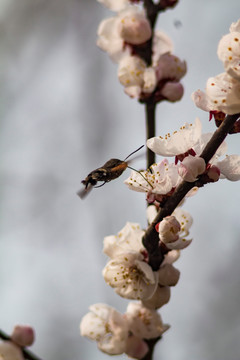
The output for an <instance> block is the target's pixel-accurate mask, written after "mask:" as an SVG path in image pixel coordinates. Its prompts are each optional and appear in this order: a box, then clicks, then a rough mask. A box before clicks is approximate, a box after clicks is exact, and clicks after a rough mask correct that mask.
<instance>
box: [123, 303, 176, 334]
mask: <svg viewBox="0 0 240 360" xmlns="http://www.w3.org/2000/svg"><path fill="white" fill-rule="evenodd" d="M125 316H126V318H127V321H128V325H129V329H130V330H131V332H132V333H133V334H134V335H135V336H138V337H140V338H143V339H153V338H156V337H158V336H161V335H162V334H163V333H164V332H165V331H166V330H167V329H168V328H169V326H168V325H165V324H163V322H162V319H161V316H160V315H159V314H158V313H157V311H155V310H153V309H148V308H146V307H145V306H143V305H142V304H141V303H138V302H137V303H136V302H134V303H133V302H130V303H129V304H128V307H127V311H126V313H125Z"/></svg>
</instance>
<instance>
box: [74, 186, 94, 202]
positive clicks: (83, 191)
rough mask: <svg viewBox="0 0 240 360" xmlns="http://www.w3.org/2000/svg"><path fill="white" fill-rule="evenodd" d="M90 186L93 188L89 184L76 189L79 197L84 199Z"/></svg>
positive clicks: (90, 188)
mask: <svg viewBox="0 0 240 360" xmlns="http://www.w3.org/2000/svg"><path fill="white" fill-rule="evenodd" d="M92 188H93V186H92V185H90V184H89V185H88V187H87V188H85V187H84V188H82V189H80V190H78V192H77V195H78V196H79V197H80V199H84V198H85V197H86V196H87V195H88V194H89V192H90V191H91V190H92Z"/></svg>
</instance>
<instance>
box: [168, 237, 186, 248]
mask: <svg viewBox="0 0 240 360" xmlns="http://www.w3.org/2000/svg"><path fill="white" fill-rule="evenodd" d="M191 242H192V240H186V239H182V238H180V239H178V240H177V241H175V242H172V243H168V244H166V246H167V248H168V249H170V250H182V249H185V248H186V247H187V246H188V245H190V244H191Z"/></svg>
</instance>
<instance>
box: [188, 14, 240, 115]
mask: <svg viewBox="0 0 240 360" xmlns="http://www.w3.org/2000/svg"><path fill="white" fill-rule="evenodd" d="M217 54H218V57H219V59H220V60H221V61H222V62H223V65H224V69H225V72H224V73H221V74H219V75H217V76H215V77H211V78H209V79H208V80H207V84H206V92H205V93H204V92H202V91H201V90H197V91H195V92H194V93H193V95H192V98H193V101H194V102H195V104H196V105H197V106H198V107H199V108H201V109H202V110H205V111H208V112H210V113H211V114H214V116H217V118H218V117H219V113H224V114H228V115H232V114H236V113H238V112H240V20H238V21H237V22H236V23H233V24H232V25H231V26H230V33H229V34H227V35H225V36H223V37H222V39H221V40H220V42H219V45H218V50H217ZM220 116H221V115H220Z"/></svg>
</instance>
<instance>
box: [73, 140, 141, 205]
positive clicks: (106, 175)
mask: <svg viewBox="0 0 240 360" xmlns="http://www.w3.org/2000/svg"><path fill="white" fill-rule="evenodd" d="M143 147H144V145H142V146H140V147H139V148H138V149H137V150H135V151H133V152H131V154H129V155H128V156H127V157H126V158H125V159H124V160H123V161H122V160H119V159H110V160H108V161H107V162H106V163H105V164H104V165H103V166H101V167H99V168H97V169H96V170H93V171H91V172H90V173H89V174H88V176H87V177H86V178H85V179H84V180H82V181H81V182H82V184H83V185H85V187H84V189H81V190H79V191H78V192H77V194H78V196H79V197H80V198H81V199H83V198H84V197H85V196H86V195H87V194H88V193H89V191H90V190H91V189H92V188H93V187H95V188H99V187H101V186H103V185H104V184H106V183H107V182H109V181H111V180H114V179H117V178H118V177H119V176H120V175H122V173H123V172H124V170H126V168H127V167H128V168H130V169H132V168H131V167H130V166H129V165H128V162H127V161H126V160H127V159H128V158H129V157H130V156H131V155H133V154H135V153H136V152H137V151H139V150H140V149H142V148H143ZM99 181H102V182H103V183H102V184H101V185H97V183H98V182H99ZM96 185H97V186H96Z"/></svg>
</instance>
